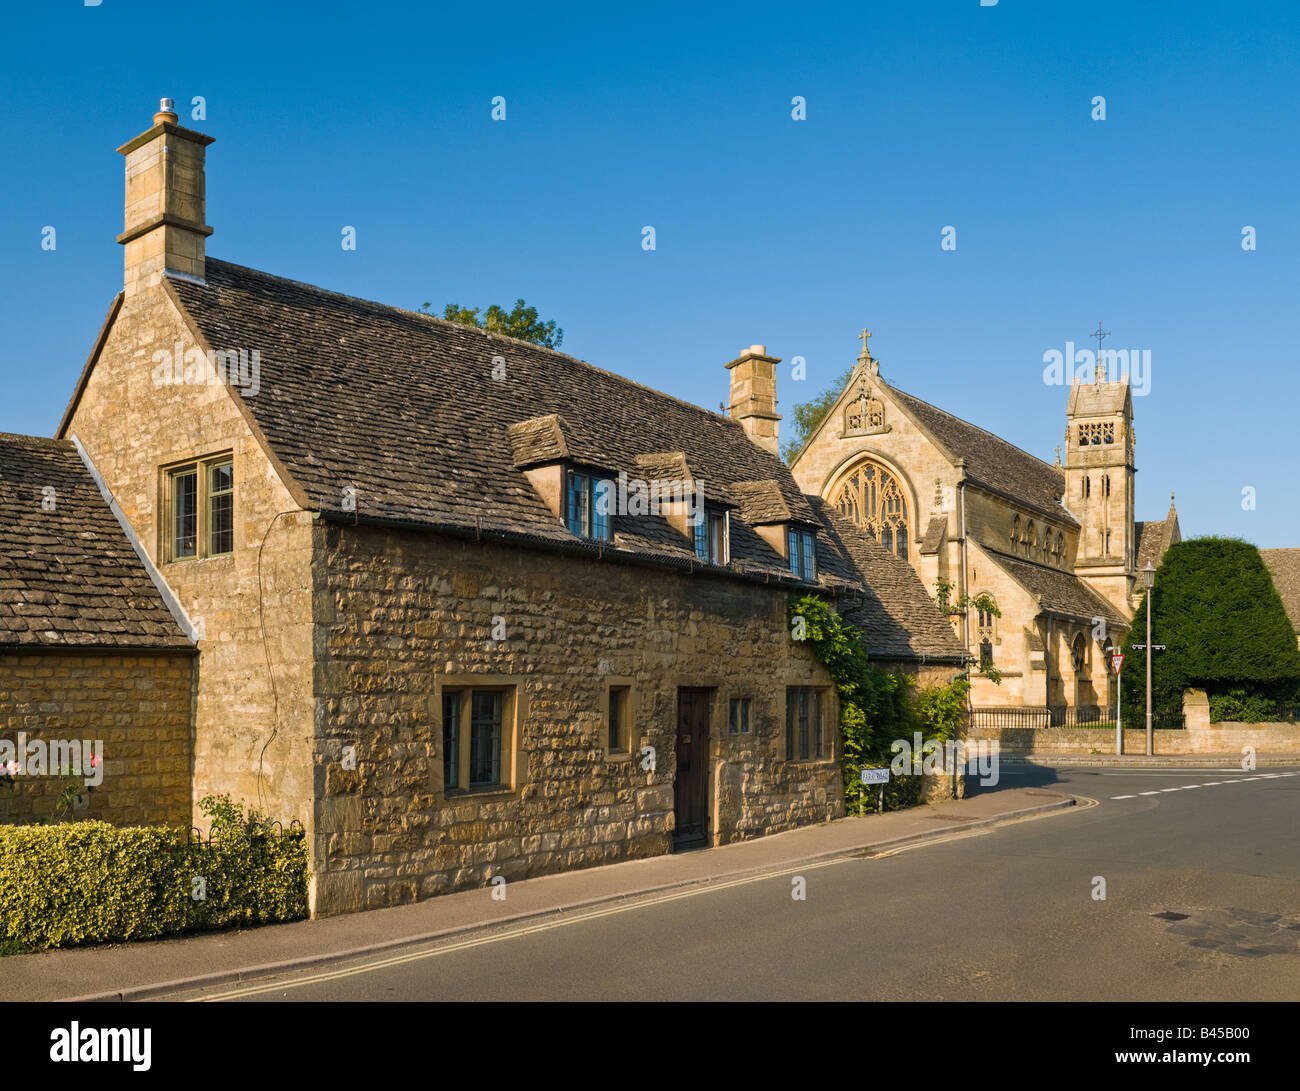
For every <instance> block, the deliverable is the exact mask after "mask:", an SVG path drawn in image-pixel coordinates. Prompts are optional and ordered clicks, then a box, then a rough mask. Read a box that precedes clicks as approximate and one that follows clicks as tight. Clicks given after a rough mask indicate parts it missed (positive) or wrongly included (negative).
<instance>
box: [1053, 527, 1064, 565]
mask: <svg viewBox="0 0 1300 1091" xmlns="http://www.w3.org/2000/svg"><path fill="white" fill-rule="evenodd" d="M1055 563H1056V567H1057V568H1064V567H1065V535H1064V534H1058V535H1057V536H1056V555H1055Z"/></svg>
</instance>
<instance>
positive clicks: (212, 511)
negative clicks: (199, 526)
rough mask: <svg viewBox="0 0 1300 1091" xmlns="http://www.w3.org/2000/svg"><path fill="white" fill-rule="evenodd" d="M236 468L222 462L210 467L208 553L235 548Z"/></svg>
mask: <svg viewBox="0 0 1300 1091" xmlns="http://www.w3.org/2000/svg"><path fill="white" fill-rule="evenodd" d="M234 483H235V478H234V466H233V465H232V464H231V463H229V462H222V463H220V464H219V465H217V466H209V467H208V553H209V554H215V553H230V552H232V551H233V550H234V548H235V494H234V491H233V490H234Z"/></svg>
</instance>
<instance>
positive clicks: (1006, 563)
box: [981, 546, 1129, 629]
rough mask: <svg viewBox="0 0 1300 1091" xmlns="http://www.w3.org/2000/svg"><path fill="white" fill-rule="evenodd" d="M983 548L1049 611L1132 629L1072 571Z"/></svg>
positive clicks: (1123, 618) (1121, 616)
mask: <svg viewBox="0 0 1300 1091" xmlns="http://www.w3.org/2000/svg"><path fill="white" fill-rule="evenodd" d="M981 548H983V549H984V551H985V552H986V553H988V554H989V556H991V557H992V558H993V559H994V560H996V561H997V563H998V564H999V565H1000V566H1001V567H1002V568H1003V569H1004V570H1005V571H1006V572H1007V574H1008V575H1009V576H1011V578H1012V579H1014V580H1015V581H1016V582H1017V583H1019V584H1020V586H1021V587H1023V588H1024V589H1025V590H1026V591H1028V592H1029V593H1030V594H1031V595H1035V596H1037V597H1038V599H1039V601H1040V602H1041V603H1042V607H1043V609H1044V610H1046V611H1047V612H1049V613H1053V614H1063V615H1065V616H1067V617H1073V618H1080V619H1082V620H1090V619H1092V618H1094V617H1104V618H1105V619H1106V621H1107V622H1108V623H1109V624H1111V625H1115V626H1118V627H1119V628H1123V629H1126V628H1128V624H1129V623H1128V620H1127V619H1126V618H1125V617H1124V616H1123V615H1121V614H1120V613H1119V611H1117V610H1116V609H1115V607H1114V606H1112V605H1111V604H1110V603H1109V602H1108V601H1107V600H1106V599H1104V598H1102V596H1101V595H1099V594H1097V592H1096V591H1094V590H1093V589H1092V588H1091V587H1089V586H1088V585H1087V584H1086V583H1084V582H1083V580H1081V579H1079V577H1078V576H1076V575H1074V574H1073V573H1072V572H1063V571H1061V570H1060V569H1059V568H1049V567H1047V566H1046V565H1041V564H1035V563H1034V562H1033V561H1026V560H1023V559H1022V558H1020V557H1013V556H1012V555H1011V554H1009V553H1000V552H998V551H997V550H995V549H989V547H988V546H981Z"/></svg>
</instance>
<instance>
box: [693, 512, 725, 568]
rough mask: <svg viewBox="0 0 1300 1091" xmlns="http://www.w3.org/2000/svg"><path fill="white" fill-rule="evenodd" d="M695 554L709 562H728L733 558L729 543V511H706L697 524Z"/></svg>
mask: <svg viewBox="0 0 1300 1091" xmlns="http://www.w3.org/2000/svg"><path fill="white" fill-rule="evenodd" d="M695 555H696V556H697V557H698V558H699V559H700V560H702V561H704V562H706V563H707V564H726V563H727V562H728V561H729V560H730V559H731V558H730V556H729V553H728V543H727V513H726V512H725V511H707V510H706V511H705V512H704V514H703V515H701V516H700V519H699V521H698V522H697V523H696V524H695Z"/></svg>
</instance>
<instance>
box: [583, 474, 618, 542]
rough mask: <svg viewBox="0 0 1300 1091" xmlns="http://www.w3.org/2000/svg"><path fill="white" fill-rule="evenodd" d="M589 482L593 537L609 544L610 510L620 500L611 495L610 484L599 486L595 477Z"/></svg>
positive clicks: (589, 508)
mask: <svg viewBox="0 0 1300 1091" xmlns="http://www.w3.org/2000/svg"><path fill="white" fill-rule="evenodd" d="M587 482H588V484H587V487H588V489H589V498H588V504H587V507H588V510H589V511H590V512H591V536H592V537H593V538H599V539H600V540H601V541H604V542H607V541H609V538H610V534H609V514H610V509H611V508H612V507H613V506H614V505H615V504H617V503H618V499H617V497H613V496H611V495H610V491H611V490H610V486H609V484H608V483H604V484H601V485H599V486H598V485H597V483H596V479H595V478H594V477H589V478H588V479H587ZM597 501H599V502H597ZM602 509H603V510H602Z"/></svg>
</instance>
